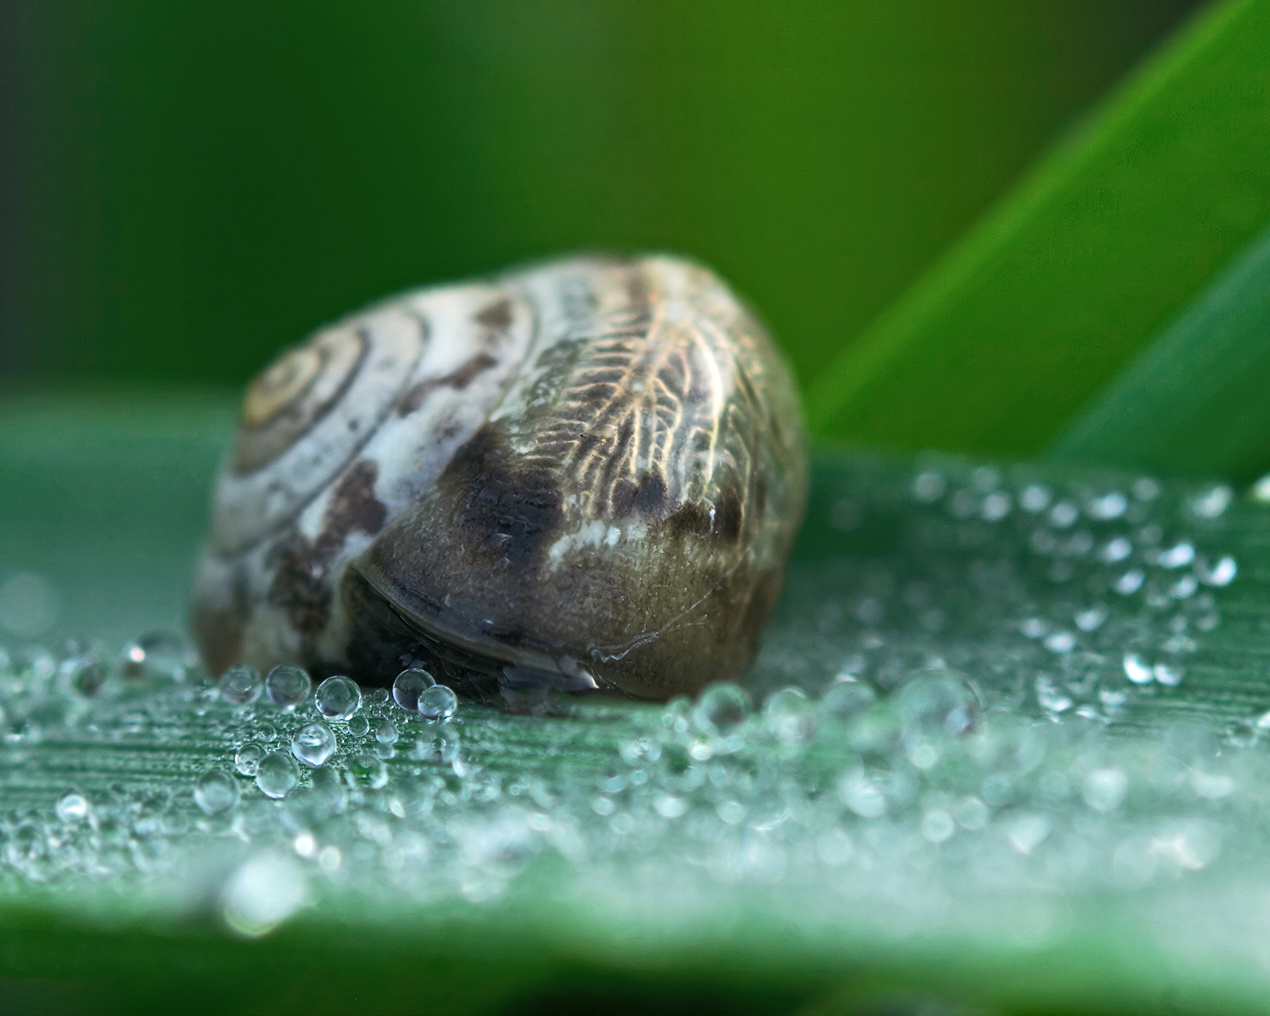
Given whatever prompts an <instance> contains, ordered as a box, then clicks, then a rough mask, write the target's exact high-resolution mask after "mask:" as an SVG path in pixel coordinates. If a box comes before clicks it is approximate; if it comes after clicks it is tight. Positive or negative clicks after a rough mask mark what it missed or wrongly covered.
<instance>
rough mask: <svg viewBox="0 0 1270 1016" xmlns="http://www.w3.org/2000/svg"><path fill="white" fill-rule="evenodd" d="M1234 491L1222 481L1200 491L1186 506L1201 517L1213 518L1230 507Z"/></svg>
mask: <svg viewBox="0 0 1270 1016" xmlns="http://www.w3.org/2000/svg"><path fill="white" fill-rule="evenodd" d="M1234 496H1235V492H1234V491H1233V490H1231V489H1230V488H1229V487H1227V486H1226V485H1225V484H1224V483H1222V484H1218V485H1217V486H1215V487H1210V488H1209V489H1208V490H1205V491H1202V492H1201V493H1199V494H1196V495H1195V496H1194V497H1193V498H1191V500H1190V502H1189V504H1188V507H1189V508H1190V510H1191V511H1192V512H1193V513H1194V514H1195V515H1196V516H1197V517H1198V518H1201V519H1215V518H1217V517H1218V516H1219V515H1221V514H1222V513H1224V512H1225V511H1226V509H1227V508H1229V507H1230V502H1231V500H1232V499H1233V498H1234Z"/></svg>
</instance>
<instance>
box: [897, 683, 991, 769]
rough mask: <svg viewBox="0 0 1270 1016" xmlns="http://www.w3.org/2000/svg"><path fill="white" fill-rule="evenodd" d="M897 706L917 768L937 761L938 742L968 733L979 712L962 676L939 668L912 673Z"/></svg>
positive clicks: (906, 740)
mask: <svg viewBox="0 0 1270 1016" xmlns="http://www.w3.org/2000/svg"><path fill="white" fill-rule="evenodd" d="M898 704H899V710H900V723H901V736H902V738H903V740H904V746H905V749H906V750H907V751H908V755H909V759H910V761H912V762H913V764H914V765H917V766H918V768H926V767H927V766H929V765H931V764H933V763H934V762H935V761H937V760H938V758H939V751H940V746H941V742H942V741H944V740H946V739H947V738H949V737H955V736H957V735H960V734H964V733H966V732H967V731H969V730H970V729H971V728H972V727H973V726H974V723H975V718H976V717H977V716H978V713H979V702H978V698H977V697H976V696H975V693H974V690H973V689H972V688H971V687H970V684H969V682H968V681H967V680H966V678H965V677H964V675H962V674H959V673H957V672H956V671H954V670H946V669H942V668H932V669H928V670H919V671H917V672H915V673H913V674H912V675H911V676H910V677H909V678H908V679H907V680H906V681H905V682H904V684H903V686H902V687H901V688H900V690H899V694H898Z"/></svg>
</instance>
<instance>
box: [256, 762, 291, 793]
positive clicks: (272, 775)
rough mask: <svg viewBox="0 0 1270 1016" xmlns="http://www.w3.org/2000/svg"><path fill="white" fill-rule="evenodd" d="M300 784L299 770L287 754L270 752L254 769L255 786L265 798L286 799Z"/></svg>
mask: <svg viewBox="0 0 1270 1016" xmlns="http://www.w3.org/2000/svg"><path fill="white" fill-rule="evenodd" d="M299 782H300V769H299V767H298V766H297V765H296V764H295V759H293V758H292V757H291V754H290V753H289V752H285V751H274V752H270V753H269V754H268V755H266V756H265V757H264V758H262V759H261V760H260V764H259V765H258V766H257V767H256V786H257V787H259V788H260V792H261V793H262V794H264V795H265V797H272V798H274V799H275V800H277V799H280V798H283V797H286V796H287V795H288V794H289V793H291V791H292V790H294V789H295V786H296V784H297V783H299Z"/></svg>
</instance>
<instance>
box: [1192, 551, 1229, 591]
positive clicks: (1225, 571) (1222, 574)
mask: <svg viewBox="0 0 1270 1016" xmlns="http://www.w3.org/2000/svg"><path fill="white" fill-rule="evenodd" d="M1238 572H1239V566H1238V565H1237V564H1236V563H1235V559H1234V558H1233V557H1231V556H1230V555H1229V554H1223V555H1222V556H1221V557H1219V558H1218V559H1217V560H1216V561H1213V560H1211V559H1210V558H1208V557H1201V558H1200V559H1199V560H1198V561H1197V562H1196V563H1195V574H1196V576H1197V577H1198V578H1199V580H1200V581H1201V582H1202V583H1204V585H1206V586H1228V585H1230V583H1231V582H1233V581H1234V578H1235V575H1237V574H1238Z"/></svg>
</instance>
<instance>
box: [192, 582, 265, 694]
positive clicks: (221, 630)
mask: <svg viewBox="0 0 1270 1016" xmlns="http://www.w3.org/2000/svg"><path fill="white" fill-rule="evenodd" d="M228 594H229V595H228V602H217V603H212V602H207V601H196V602H195V604H194V608H193V610H192V611H191V612H190V626H191V627H192V628H193V629H194V637H195V638H196V639H197V640H198V644H199V645H200V646H204V647H206V648H205V651H204V657H205V658H204V661H203V662H204V663H205V664H206V665H207V667H208V669H209V670H210V671H211V672H212V673H213V674H219V673H220V672H221V671H223V670H224V669H225V668H226V667H228V666H229V665H230V664H232V663H235V662H237V661H238V660H239V659H241V658H242V650H243V633H244V631H245V630H246V627H247V622H248V621H249V620H250V619H251V597H250V595H249V594H248V591H247V578H246V575H245V574H244V573H243V570H242V568H241V567H239V568H235V569H234V572H233V575H232V576H231V578H230V580H229V583H228Z"/></svg>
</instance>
